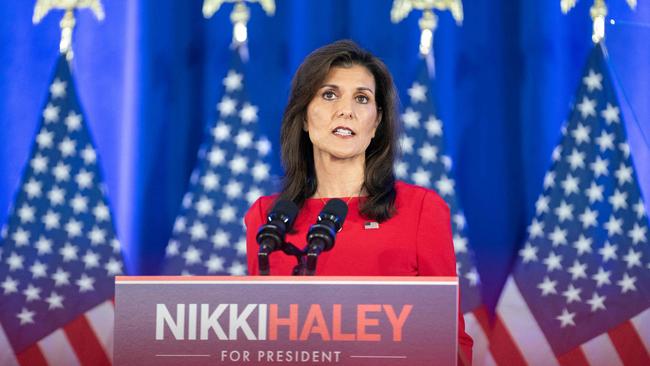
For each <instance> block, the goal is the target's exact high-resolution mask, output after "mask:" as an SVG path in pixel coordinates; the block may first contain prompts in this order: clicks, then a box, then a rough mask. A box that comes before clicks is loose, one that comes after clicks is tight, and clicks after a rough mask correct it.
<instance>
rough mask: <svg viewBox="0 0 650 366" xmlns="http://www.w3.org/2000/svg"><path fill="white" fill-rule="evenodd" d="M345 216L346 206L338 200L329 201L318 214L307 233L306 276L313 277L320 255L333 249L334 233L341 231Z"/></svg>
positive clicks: (346, 212)
mask: <svg viewBox="0 0 650 366" xmlns="http://www.w3.org/2000/svg"><path fill="white" fill-rule="evenodd" d="M347 214H348V205H347V204H346V203H345V202H343V201H342V200H340V199H338V198H333V199H331V200H329V201H328V202H327V204H326V205H325V207H323V210H322V211H321V212H320V214H318V220H317V221H316V223H315V224H314V225H312V226H311V227H310V228H309V232H307V275H310V276H313V275H314V273H315V272H316V264H317V261H318V256H319V255H320V253H321V252H326V251H328V250H331V249H332V248H333V247H334V240H335V239H336V233H337V232H338V231H339V230H341V227H342V226H343V222H344V221H345V217H346V216H347Z"/></svg>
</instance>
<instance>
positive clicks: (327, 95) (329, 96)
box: [323, 90, 336, 100]
mask: <svg viewBox="0 0 650 366" xmlns="http://www.w3.org/2000/svg"><path fill="white" fill-rule="evenodd" d="M323 98H325V99H327V100H332V99H334V98H336V94H334V92H333V91H331V90H328V91H326V92H324V93H323Z"/></svg>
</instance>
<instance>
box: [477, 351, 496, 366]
mask: <svg viewBox="0 0 650 366" xmlns="http://www.w3.org/2000/svg"><path fill="white" fill-rule="evenodd" d="M478 361H479V362H478V363H477V364H474V366H496V365H497V362H496V361H495V360H494V358H493V357H492V353H491V352H488V353H487V354H486V355H485V358H484V359H482V360H478Z"/></svg>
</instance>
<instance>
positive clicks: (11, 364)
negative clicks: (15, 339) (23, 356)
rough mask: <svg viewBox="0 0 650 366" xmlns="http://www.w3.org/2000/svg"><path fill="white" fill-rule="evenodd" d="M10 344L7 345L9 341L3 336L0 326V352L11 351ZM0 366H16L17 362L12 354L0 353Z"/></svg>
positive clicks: (0, 326)
mask: <svg viewBox="0 0 650 366" xmlns="http://www.w3.org/2000/svg"><path fill="white" fill-rule="evenodd" d="M11 349H12V347H11V344H9V339H8V338H7V335H6V334H5V331H4V329H3V328H2V325H0V350H11ZM0 365H3V366H17V365H18V360H16V356H15V355H14V353H13V352H0Z"/></svg>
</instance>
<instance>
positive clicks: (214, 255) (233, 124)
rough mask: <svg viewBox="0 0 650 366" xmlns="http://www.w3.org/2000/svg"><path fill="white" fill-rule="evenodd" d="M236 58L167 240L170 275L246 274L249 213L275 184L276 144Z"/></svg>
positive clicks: (168, 272) (240, 64) (167, 272)
mask: <svg viewBox="0 0 650 366" xmlns="http://www.w3.org/2000/svg"><path fill="white" fill-rule="evenodd" d="M232 59H233V61H232V66H231V68H230V70H229V71H228V73H227V75H226V77H225V78H224V79H223V86H224V93H223V97H222V98H221V101H220V102H219V103H218V104H217V117H216V118H215V120H214V122H213V123H211V124H210V125H209V126H208V128H207V131H206V136H205V141H204V143H203V145H202V146H201V148H200V150H199V157H198V163H197V166H196V168H195V169H194V172H193V173H192V176H191V178H190V187H189V190H188V192H187V194H186V195H185V197H184V198H183V203H182V208H181V212H180V214H179V215H178V217H177V218H176V222H175V223H174V230H173V234H172V238H171V240H170V241H169V244H168V245H167V250H166V267H165V270H164V272H165V273H166V274H182V275H206V274H210V275H220V274H230V275H245V274H246V233H245V228H244V224H243V217H244V214H245V213H246V211H247V210H248V207H249V206H250V205H251V204H252V203H253V202H255V200H257V198H259V197H260V196H261V195H264V194H267V193H269V192H270V191H271V190H272V188H273V187H272V184H271V174H270V171H271V167H270V164H269V163H268V162H267V160H268V157H269V153H270V151H271V143H270V141H269V140H268V139H267V138H266V137H263V136H261V135H260V133H259V132H258V126H257V121H258V116H257V113H258V108H257V106H255V105H254V104H252V103H251V102H249V100H248V97H247V93H246V87H245V83H244V73H243V67H242V66H243V65H242V62H241V58H240V57H239V54H238V53H237V52H233V56H232Z"/></svg>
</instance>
